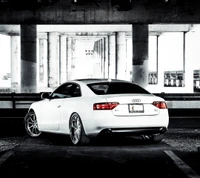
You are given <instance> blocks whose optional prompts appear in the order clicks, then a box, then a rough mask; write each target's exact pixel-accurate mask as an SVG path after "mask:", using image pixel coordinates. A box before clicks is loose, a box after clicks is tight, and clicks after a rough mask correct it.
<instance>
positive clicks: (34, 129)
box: [24, 110, 41, 137]
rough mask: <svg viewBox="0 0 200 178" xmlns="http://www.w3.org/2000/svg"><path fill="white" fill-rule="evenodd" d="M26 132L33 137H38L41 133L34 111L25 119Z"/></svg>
mask: <svg viewBox="0 0 200 178" xmlns="http://www.w3.org/2000/svg"><path fill="white" fill-rule="evenodd" d="M24 125H25V130H26V132H27V133H28V135H30V136H31V137H38V136H39V135H40V134H41V132H40V131H39V129H38V123H37V118H36V115H35V112H34V111H33V110H31V111H29V112H28V113H27V114H26V116H25V118H24Z"/></svg>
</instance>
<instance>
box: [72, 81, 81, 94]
mask: <svg viewBox="0 0 200 178" xmlns="http://www.w3.org/2000/svg"><path fill="white" fill-rule="evenodd" d="M72 96H73V97H79V96H81V89H80V86H79V85H75V84H74V90H73V93H72Z"/></svg>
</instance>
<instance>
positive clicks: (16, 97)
mask: <svg viewBox="0 0 200 178" xmlns="http://www.w3.org/2000/svg"><path fill="white" fill-rule="evenodd" d="M154 94H155V95H156V96H160V97H162V98H164V99H165V100H166V101H197V100H198V101H200V93H154ZM40 96H41V93H0V102H1V101H10V102H11V103H12V107H11V108H12V109H17V108H18V106H20V105H21V106H22V105H24V106H25V105H26V106H29V105H30V104H31V103H32V102H35V101H39V100H40V99H41V98H40Z"/></svg>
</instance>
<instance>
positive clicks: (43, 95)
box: [40, 92, 50, 100]
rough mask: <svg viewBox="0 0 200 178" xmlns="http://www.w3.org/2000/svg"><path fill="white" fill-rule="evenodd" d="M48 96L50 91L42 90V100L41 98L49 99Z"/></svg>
mask: <svg viewBox="0 0 200 178" xmlns="http://www.w3.org/2000/svg"><path fill="white" fill-rule="evenodd" d="M49 97H50V93H49V92H43V93H42V94H41V97H40V98H41V99H42V100H43V99H49Z"/></svg>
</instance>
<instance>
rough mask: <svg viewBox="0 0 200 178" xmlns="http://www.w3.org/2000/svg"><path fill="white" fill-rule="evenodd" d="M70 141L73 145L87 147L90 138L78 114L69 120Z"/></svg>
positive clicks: (74, 114)
mask: <svg viewBox="0 0 200 178" xmlns="http://www.w3.org/2000/svg"><path fill="white" fill-rule="evenodd" d="M69 131H70V139H71V142H72V144H73V145H87V144H89V142H90V138H89V137H88V136H87V135H86V134H85V130H84V127H83V124H82V121H81V118H80V116H79V115H78V113H73V114H72V115H71V117H70V120H69Z"/></svg>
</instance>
